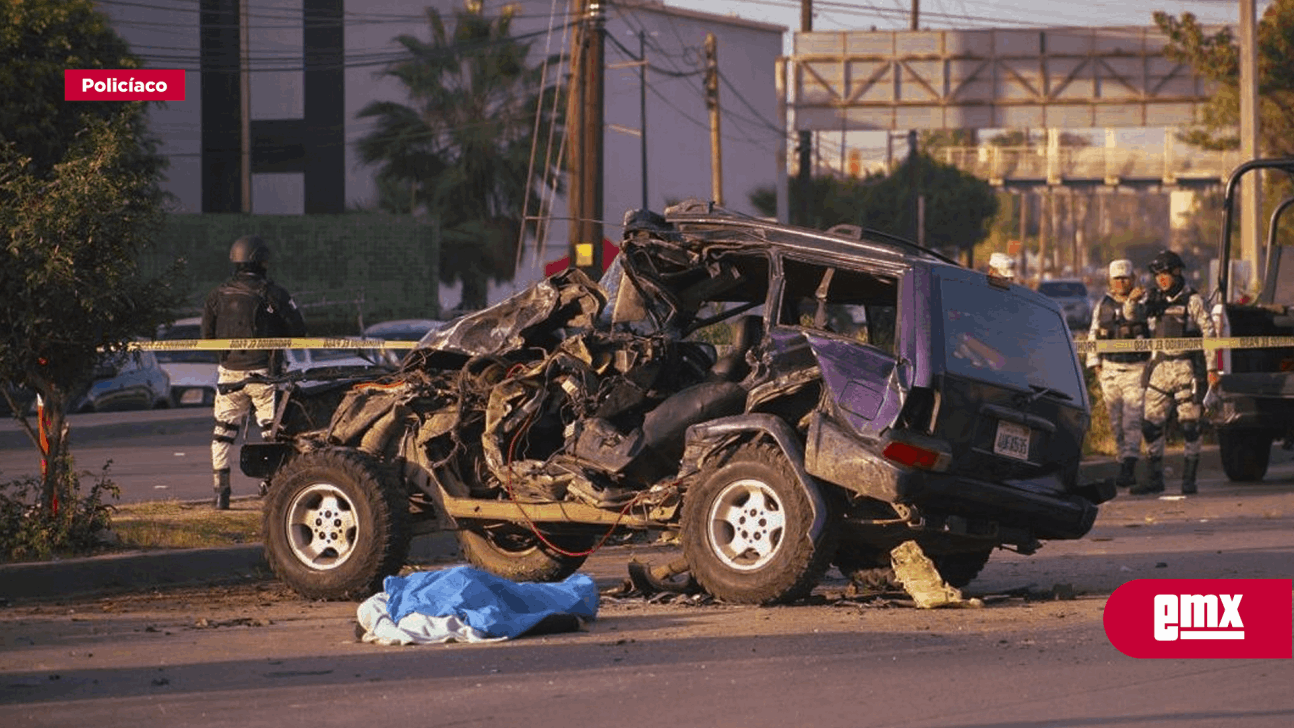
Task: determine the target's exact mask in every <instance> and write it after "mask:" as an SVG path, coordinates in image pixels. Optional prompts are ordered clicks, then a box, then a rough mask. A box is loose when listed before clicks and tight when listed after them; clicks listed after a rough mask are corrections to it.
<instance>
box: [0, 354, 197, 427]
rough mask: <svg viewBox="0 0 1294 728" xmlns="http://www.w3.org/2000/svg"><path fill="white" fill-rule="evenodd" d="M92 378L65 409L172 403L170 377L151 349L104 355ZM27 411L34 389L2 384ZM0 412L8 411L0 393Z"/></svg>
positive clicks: (31, 409)
mask: <svg viewBox="0 0 1294 728" xmlns="http://www.w3.org/2000/svg"><path fill="white" fill-rule="evenodd" d="M93 376H94V379H93V380H92V381H91V382H90V384H88V385H85V386H83V387H82V388H81V389H80V391H78V392H76V393H74V394H73V395H72V397H71V399H70V400H69V405H68V408H67V411H68V412H107V411H112V410H130V409H153V408H156V407H169V406H171V404H172V402H171V387H170V379H169V377H167V375H166V371H165V370H163V369H162V367H161V366H160V365H159V364H158V362H157V357H156V356H154V355H153V353H152V352H150V351H131V352H120V353H117V354H112V355H106V356H104V357H103V360H102V361H100V362H99V363H98V365H97V366H96V367H95V371H94V374H93ZM4 386H5V388H6V389H7V390H9V393H10V394H12V395H13V397H14V399H15V400H17V402H18V406H19V407H20V408H21V409H22V411H23V412H24V413H26V414H31V413H34V412H35V411H36V393H35V392H33V391H31V390H30V389H27V388H26V387H18V386H15V385H12V384H6V385H4ZM0 413H3V414H11V413H12V412H11V410H10V408H9V406H8V403H7V402H6V400H5V399H4V398H3V397H0Z"/></svg>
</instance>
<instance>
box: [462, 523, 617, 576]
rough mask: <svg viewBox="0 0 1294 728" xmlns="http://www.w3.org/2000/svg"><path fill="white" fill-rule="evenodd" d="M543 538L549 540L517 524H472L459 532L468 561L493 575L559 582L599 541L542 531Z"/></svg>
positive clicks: (581, 562) (582, 563)
mask: <svg viewBox="0 0 1294 728" xmlns="http://www.w3.org/2000/svg"><path fill="white" fill-rule="evenodd" d="M544 538H545V539H547V541H548V543H544V541H543V540H541V539H540V538H539V537H538V536H537V535H535V533H534V532H533V531H530V530H528V529H527V528H526V527H524V526H520V525H516V524H504V525H497V526H490V527H485V526H475V527H468V528H464V529H463V530H460V531H459V532H458V546H459V549H460V550H461V551H462V552H463V558H465V559H467V561H468V563H470V564H471V565H472V566H475V567H477V568H478V569H482V570H484V571H488V572H490V573H491V574H494V575H496V576H501V577H503V578H505V579H511V580H512V581H561V580H562V579H565V578H566V577H568V576H570V575H571V574H574V573H575V571H576V570H577V569H579V568H580V567H581V566H583V565H584V562H585V560H586V559H588V555H587V554H586V553H585V552H587V551H588V550H589V549H591V548H592V547H593V545H594V544H596V543H597V541H598V539H597V536H596V535H593V534H591V535H562V536H552V535H547V534H545V536H544ZM549 544H552V545H551V546H550V545H549ZM554 546H555V547H556V548H553V547H554ZM562 552H565V553H562ZM571 554H580V555H578V556H573V555H571Z"/></svg>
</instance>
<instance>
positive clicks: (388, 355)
mask: <svg viewBox="0 0 1294 728" xmlns="http://www.w3.org/2000/svg"><path fill="white" fill-rule="evenodd" d="M444 325H445V322H444V321H436V320H434V319H396V320H394V321H383V322H381V323H377V324H373V325H372V326H369V327H368V328H366V329H364V338H366V339H383V340H385V341H421V340H422V337H424V336H426V335H427V334H428V332H431V331H434V330H436V329H439V328H440V327H441V326H444ZM407 353H408V350H407V349H387V350H386V351H375V352H374V355H375V357H376V358H377V360H378V361H380V362H382V363H383V364H385V365H386V366H389V367H391V368H397V367H399V366H400V360H402V359H404V355H405V354H407Z"/></svg>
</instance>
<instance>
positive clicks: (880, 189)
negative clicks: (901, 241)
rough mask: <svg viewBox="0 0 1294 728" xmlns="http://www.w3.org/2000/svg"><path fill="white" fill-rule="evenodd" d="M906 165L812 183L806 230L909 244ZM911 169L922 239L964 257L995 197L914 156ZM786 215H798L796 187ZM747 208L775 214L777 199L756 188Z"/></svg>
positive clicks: (975, 182) (984, 231)
mask: <svg viewBox="0 0 1294 728" xmlns="http://www.w3.org/2000/svg"><path fill="white" fill-rule="evenodd" d="M912 164H913V161H912V160H911V159H907V160H904V162H903V164H901V165H900V166H899V167H898V168H896V169H895V170H894V173H893V174H891V175H888V176H886V175H881V174H875V175H869V176H867V177H865V178H862V179H853V178H847V179H837V178H835V177H814V178H813V179H812V185H811V189H810V192H809V194H810V199H809V211H810V212H809V215H810V220H809V223H808V226H809V227H814V228H820V229H822V228H829V227H831V226H832V225H839V224H851V225H859V226H862V227H865V228H872V229H875V230H879V231H881V232H886V233H890V234H894V235H902V236H906V237H908V238H911V239H914V240H915V238H916V236H915V235H914V233H913V231H914V217H915V216H914V214H913V209H914V208H915V205H914V204H913V191H912V179H913V175H912ZM916 169H917V172H918V178H919V181H920V187H921V194H922V195H923V196H924V197H925V210H926V213H925V239H926V245H927V246H928V247H931V248H936V249H942V250H944V251H945V252H947V253H950V254H961V253H963V252H965V253H969V251H971V250H972V249H973V247H974V245H975V244H976V243H978V242H979V241H981V240H983V239H984V238H985V237H986V236H987V235H988V231H989V227H988V226H989V223H990V222H991V221H992V219H993V216H994V215H996V214H997V211H998V204H999V203H998V199H997V195H996V194H995V193H994V191H993V187H992V186H991V185H989V184H988V183H987V182H985V181H984V180H981V179H978V178H976V177H974V176H972V175H968V174H966V173H964V172H962V171H961V170H959V169H957V168H956V167H953V166H950V165H947V164H942V163H940V162H937V161H935V160H933V159H931V158H929V157H927V156H925V155H924V154H922V155H918V157H917V160H916ZM790 195H791V199H790V203H791V209H793V210H794V209H799V207H798V206H799V204H800V200H799V190H798V185H791V189H790ZM750 201H751V204H752V205H753V206H754V207H755V208H756V209H757V210H759V211H760V213H762V214H764V215H774V214H776V210H777V193H776V192H775V191H774V190H772V189H771V188H761V189H758V190H756V191H755V192H754V193H752V194H751V197H750Z"/></svg>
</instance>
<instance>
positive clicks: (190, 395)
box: [180, 389, 202, 404]
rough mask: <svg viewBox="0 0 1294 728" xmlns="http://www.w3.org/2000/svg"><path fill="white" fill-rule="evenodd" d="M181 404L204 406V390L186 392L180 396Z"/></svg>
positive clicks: (187, 390)
mask: <svg viewBox="0 0 1294 728" xmlns="http://www.w3.org/2000/svg"><path fill="white" fill-rule="evenodd" d="M180 404H202V390H201V389H186V390H184V393H183V394H181V395H180Z"/></svg>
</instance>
